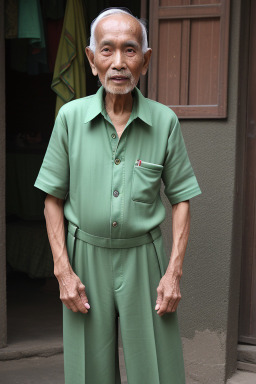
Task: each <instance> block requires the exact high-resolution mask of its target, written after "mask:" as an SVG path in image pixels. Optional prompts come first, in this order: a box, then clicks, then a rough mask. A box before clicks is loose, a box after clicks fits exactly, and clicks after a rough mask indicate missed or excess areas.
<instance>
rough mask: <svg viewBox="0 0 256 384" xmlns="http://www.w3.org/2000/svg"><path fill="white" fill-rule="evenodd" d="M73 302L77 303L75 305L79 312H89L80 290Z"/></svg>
mask: <svg viewBox="0 0 256 384" xmlns="http://www.w3.org/2000/svg"><path fill="white" fill-rule="evenodd" d="M72 302H73V304H74V305H75V307H76V308H77V310H78V311H79V312H82V313H87V312H88V310H87V308H86V307H85V306H84V304H83V302H82V300H81V298H80V296H79V294H78V292H77V295H76V296H75V297H74V298H73V300H72Z"/></svg>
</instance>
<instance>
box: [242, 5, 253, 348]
mask: <svg viewBox="0 0 256 384" xmlns="http://www.w3.org/2000/svg"><path fill="white" fill-rule="evenodd" d="M250 17H251V21H250V44H249V67H248V92H247V124H246V158H245V183H244V222H243V241H242V264H241V292H240V315H239V340H240V341H242V342H246V343H250V344H254V345H256V108H255V105H256V24H255V18H256V2H255V1H254V0H253V1H251V12H250Z"/></svg>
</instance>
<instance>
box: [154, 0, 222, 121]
mask: <svg viewBox="0 0 256 384" xmlns="http://www.w3.org/2000/svg"><path fill="white" fill-rule="evenodd" d="M198 1H199V0H175V1H171V0H150V35H149V36H150V44H151V46H152V49H153V57H152V62H151V67H150V72H149V77H148V95H149V97H150V98H152V99H154V100H158V101H160V102H162V103H164V104H166V105H168V106H170V107H171V108H172V109H174V111H175V112H178V116H179V117H181V118H207V117H209V118H223V117H226V116H227V78H228V76H227V75H228V73H227V70H228V42H229V0H209V1H206V0H202V1H200V3H198ZM170 4H171V5H170Z"/></svg>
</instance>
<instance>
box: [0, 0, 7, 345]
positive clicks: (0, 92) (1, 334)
mask: <svg viewBox="0 0 256 384" xmlns="http://www.w3.org/2000/svg"><path fill="white" fill-rule="evenodd" d="M0 57H1V63H0V308H1V311H0V348H2V347H4V346H5V345H6V342H7V331H6V323H7V321H6V272H5V270H6V267H5V71H4V57H5V52H4V0H0Z"/></svg>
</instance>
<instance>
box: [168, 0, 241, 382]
mask: <svg viewBox="0 0 256 384" xmlns="http://www.w3.org/2000/svg"><path fill="white" fill-rule="evenodd" d="M231 3H232V4H231V14H230V20H231V25H230V26H231V29H230V52H229V79H228V81H229V88H228V118H227V119H221V120H218V119H216V120H183V121H181V127H182V132H183V135H184V139H185V142H186V145H187V149H188V153H189V157H190V159H191V162H192V165H193V168H194V171H195V174H196V176H197V178H198V181H199V184H200V187H201V189H202V195H201V196H199V197H196V198H194V199H192V200H191V212H192V223H191V234H190V240H189V245H188V249H187V253H186V256H185V261H184V269H183V277H182V301H181V303H180V306H179V310H178V314H179V320H180V329H181V334H182V338H183V346H184V358H185V363H186V371H187V379H188V384H193V383H202V384H221V383H224V382H225V377H226V371H227V372H228V375H230V373H231V372H232V371H234V369H235V368H236V367H235V361H236V342H237V317H238V304H237V303H238V293H239V292H238V291H239V280H238V281H234V279H233V278H232V276H231V271H232V273H235V272H237V275H238V277H239V262H237V263H235V270H233V269H234V263H233V258H234V257H238V258H239V249H240V238H239V234H238V233H237V238H236V239H235V243H234V244H233V228H234V224H235V220H236V214H234V212H236V210H235V209H234V207H235V205H236V194H235V190H236V188H235V182H236V141H237V128H238V127H237V126H238V122H237V105H238V100H237V99H238V67H239V33H240V27H239V26H240V1H235V2H231ZM239 129H240V127H239ZM164 200H165V202H166V199H164ZM167 205H168V204H167ZM167 211H168V212H167V219H166V221H165V223H164V225H163V226H162V228H163V232H164V238H165V243H166V248H167V253H168V254H170V249H171V247H170V234H171V213H170V209H169V208H167ZM234 248H235V249H236V250H237V251H238V252H237V254H236V253H235V252H233V249H234ZM237 269H238V270H237ZM231 283H232V286H231ZM231 292H232V294H233V301H232V303H231V302H230V294H231ZM230 305H235V308H234V311H233V320H234V322H233V324H232V323H231V321H230V320H231V319H230V318H231V316H230V313H232V308H230ZM234 316H235V317H234ZM227 332H229V338H228V339H227ZM230 340H233V341H234V340H235V342H234V343H233V346H232V350H230V348H229V341H230ZM227 349H229V359H228V360H227V357H226V356H227ZM230 354H231V356H230ZM227 361H228V364H229V367H227V366H226V365H227Z"/></svg>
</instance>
